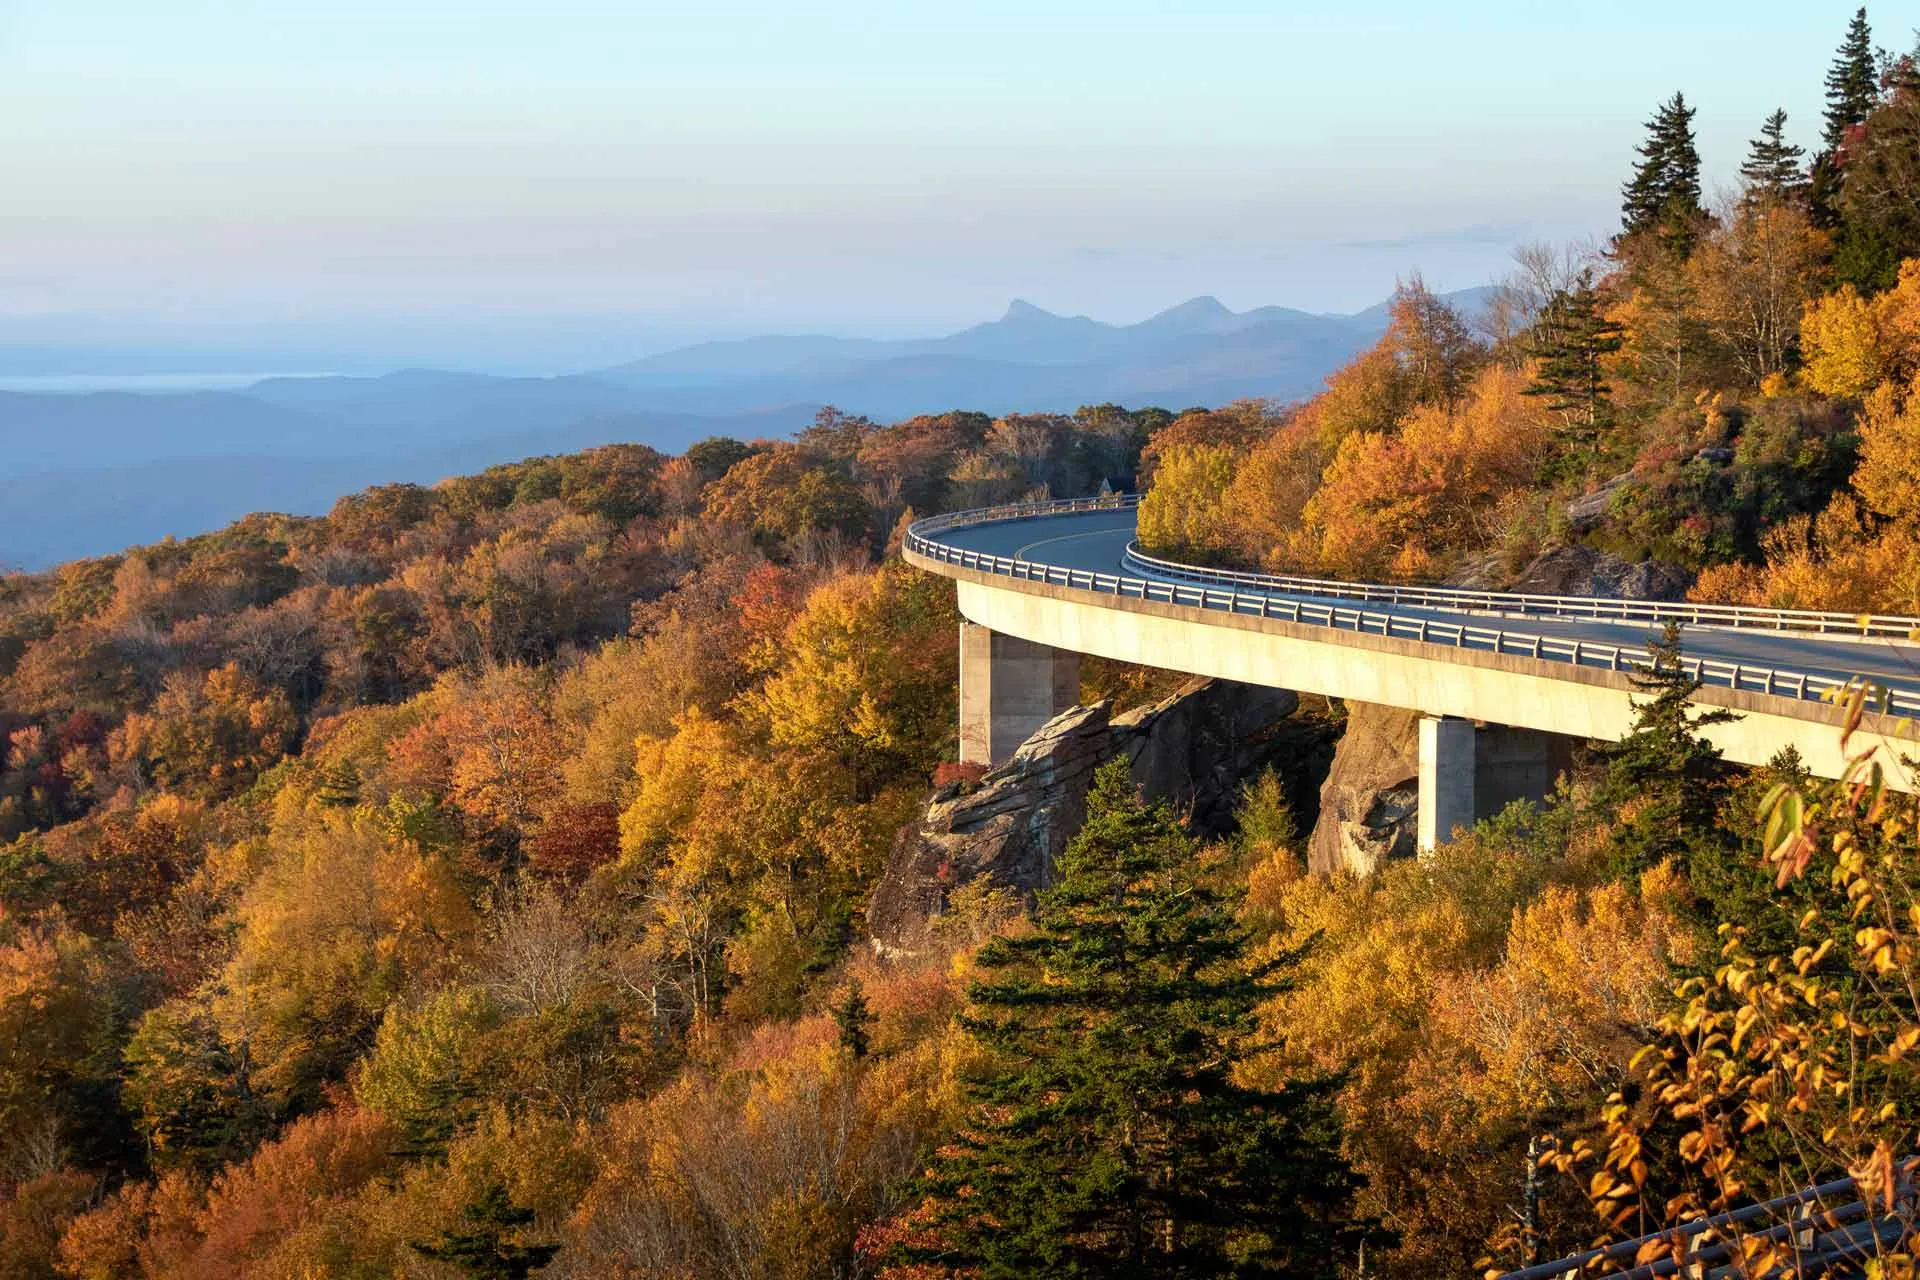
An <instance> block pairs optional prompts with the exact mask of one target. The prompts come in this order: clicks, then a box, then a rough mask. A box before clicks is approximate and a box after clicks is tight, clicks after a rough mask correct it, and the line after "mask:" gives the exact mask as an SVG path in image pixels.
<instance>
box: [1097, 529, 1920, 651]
mask: <svg viewBox="0 0 1920 1280" xmlns="http://www.w3.org/2000/svg"><path fill="white" fill-rule="evenodd" d="M1123 561H1124V563H1125V564H1126V565H1127V566H1128V567H1129V568H1135V569H1141V570H1145V571H1147V572H1150V573H1156V574H1161V575H1164V576H1167V577H1179V578H1185V579H1188V580H1189V581H1194V582H1203V581H1204V582H1211V583H1216V584H1223V585H1224V584H1229V583H1230V584H1233V585H1238V586H1254V587H1260V588H1263V589H1265V590H1269V591H1289V592H1302V593H1305V594H1307V595H1319V596H1336V597H1339V598H1341V599H1351V600H1373V601H1378V602H1381V603H1385V604H1396V605H1403V606H1410V607H1413V608H1422V609H1452V610H1460V611H1465V612H1473V613H1501V614H1519V615H1521V616H1523V617H1552V618H1580V619H1584V620H1586V621H1591V622H1653V623H1660V622H1678V623H1682V624H1684V625H1687V626H1694V627H1738V628H1753V629H1757V630H1762V631H1804V632H1808V633H1810V634H1813V635H1831V636H1841V635H1851V636H1880V637H1884V638H1888V639H1895V640H1916V639H1920V618H1909V617H1905V616H1902V615H1899V614H1873V613H1859V614H1855V613H1840V612H1837V611H1834V610H1824V609H1773V608H1768V607H1765V606H1762V605H1746V604H1695V603H1692V602H1690V601H1670V600H1616V599H1608V598H1606V597H1603V596H1555V595H1539V594H1535V593H1530V592H1522V591H1465V590H1461V589H1459V588H1455V587H1402V586H1395V585H1392V584H1390V583H1368V582H1339V581H1335V580H1332V579H1328V578H1300V577H1293V576H1290V575H1287V574H1271V573H1238V572H1235V571H1233V570H1230V569H1209V568H1205V567H1204V566H1200V565H1190V564H1181V563H1180V562H1179V561H1177V560H1163V559H1161V558H1159V557H1158V556H1151V555H1148V554H1147V553H1146V552H1144V551H1142V550H1140V544H1139V543H1137V542H1129V543H1128V544H1127V549H1126V553H1125V555H1124V556H1123Z"/></svg>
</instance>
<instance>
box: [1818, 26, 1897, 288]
mask: <svg viewBox="0 0 1920 1280" xmlns="http://www.w3.org/2000/svg"><path fill="white" fill-rule="evenodd" d="M1879 89H1880V85H1879V76H1878V74H1877V70H1876V68H1875V65H1874V56H1873V30H1872V28H1870V27H1869V26H1868V25H1867V11H1866V10H1865V9H1861V10H1859V11H1858V12H1857V13H1855V14H1854V15H1853V21H1852V22H1850V23H1849V24H1847V38H1846V39H1845V40H1844V41H1842V42H1841V44H1840V51H1839V52H1838V53H1837V54H1835V55H1834V59H1833V66H1832V68H1831V69H1830V70H1828V72H1827V109H1826V125H1825V128H1824V129H1823V130H1822V131H1821V136H1820V141H1821V148H1822V149H1821V152H1820V154H1819V155H1818V156H1815V157H1814V161H1813V172H1812V175H1811V179H1812V180H1811V182H1810V183H1809V186H1808V202H1809V204H1810V205H1811V207H1812V209H1813V220H1814V222H1815V223H1817V224H1818V225H1820V226H1822V227H1834V226H1837V225H1838V224H1839V221H1840V214H1839V204H1840V188H1841V186H1842V185H1843V184H1844V181H1845V174H1844V173H1843V172H1842V164H1841V161H1842V156H1841V150H1842V148H1843V147H1845V145H1846V142H1847V135H1848V134H1849V133H1850V132H1852V130H1853V129H1854V128H1855V127H1856V126H1858V125H1860V124H1863V123H1865V121H1866V119H1867V117H1868V116H1870V115H1872V114H1873V108H1874V105H1875V103H1876V102H1878V101H1879ZM1845 248H1846V246H1844V245H1843V246H1841V250H1842V252H1844V251H1845Z"/></svg>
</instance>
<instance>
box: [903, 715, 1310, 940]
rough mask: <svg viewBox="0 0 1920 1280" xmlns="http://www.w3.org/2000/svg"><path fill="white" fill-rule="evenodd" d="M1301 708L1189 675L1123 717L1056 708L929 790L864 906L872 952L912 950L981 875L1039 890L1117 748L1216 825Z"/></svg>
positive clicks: (1139, 777)
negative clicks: (977, 765) (975, 774)
mask: <svg viewBox="0 0 1920 1280" xmlns="http://www.w3.org/2000/svg"><path fill="white" fill-rule="evenodd" d="M1298 705H1299V698H1298V696H1296V695H1295V694H1293V693H1290V692H1288V691H1286V690H1284V689H1267V688H1261V687H1256V686H1250V685H1239V684H1232V683H1229V682H1227V681H1209V680H1195V681H1192V682H1190V683H1189V684H1187V685H1186V686H1184V687H1183V688H1182V689H1181V690H1180V691H1179V692H1178V693H1175V694H1174V695H1173V696H1172V697H1169V698H1167V699H1166V700H1164V701H1162V702H1159V703H1156V704H1154V705H1153V706H1150V707H1143V708H1140V709H1138V710H1135V711H1130V712H1127V713H1126V714H1124V715H1120V716H1111V715H1110V711H1111V708H1110V706H1109V704H1107V703H1104V702H1101V703H1096V704H1094V705H1093V706H1090V707H1074V708H1072V709H1071V710H1068V711H1065V712H1062V713H1061V714H1060V715H1058V716H1055V717H1054V718H1053V719H1052V720H1050V721H1048V722H1047V723H1046V724H1045V725H1044V726H1042V727H1041V728H1040V730H1039V731H1038V732H1036V733H1035V734H1034V735H1033V736H1032V737H1030V738H1028V739H1027V740H1026V741H1025V742H1024V743H1022V744H1021V745H1020V747H1019V749H1018V750H1017V751H1015V753H1014V755H1013V758H1012V759H1010V760H1008V761H1007V762H1006V763H1005V764H1002V765H1000V766H998V767H996V768H995V769H993V770H992V771H991V772H989V773H988V774H987V775H986V776H985V777H984V778H982V779H981V780H980V781H979V782H978V783H976V784H973V785H971V786H969V785H966V784H956V785H950V786H948V787H945V788H943V789H942V790H940V791H939V792H936V793H935V795H934V797H933V799H932V801H931V802H930V803H929V804H928V806H927V811H926V814H925V815H924V817H922V819H921V820H920V821H918V822H916V823H913V824H911V825H909V826H907V827H906V828H904V829H902V831H901V832H900V835H899V838H898V840H897V842H896V843H895V845H894V851H893V855H892V858H891V859H890V861H889V862H888V865H887V870H886V874H885V875H884V876H883V877H882V878H881V881H880V884H879V885H878V887H877V888H876V889H875V890H874V895H873V901H872V903H871V904H870V906H869V907H868V911H867V920H868V928H869V931H870V932H871V934H872V938H873V945H874V948H875V950H877V951H878V952H880V953H881V954H883V955H900V954H911V953H912V952H913V951H914V950H916V948H917V946H918V942H919V939H920V938H921V936H922V934H923V932H924V930H925V927H926V924H927V922H928V921H929V920H931V919H933V918H935V917H937V916H939V915H940V914H941V913H942V912H943V911H944V910H945V908H946V903H947V898H948V895H949V894H951V893H952V892H953V890H955V889H957V888H959V887H960V886H962V885H965V884H968V883H970V882H972V881H974V880H977V879H979V878H980V877H982V876H990V877H992V878H993V880H995V881H996V882H998V883H1000V884H1002V885H1006V886H1008V887H1010V888H1014V889H1017V890H1020V891H1021V892H1023V893H1026V894H1031V893H1032V892H1034V891H1035V890H1037V889H1042V888H1045V887H1046V886H1047V885H1048V884H1049V883H1051V879H1052V874H1053V865H1054V860H1055V859H1056V858H1058V857H1059V855H1060V853H1061V851H1062V850H1064V849H1065V848H1066V847H1067V841H1069V840H1071V839H1072V838H1073V835H1074V833H1075V832H1077V831H1079V829H1080V825H1081V823H1082V822H1083V821H1084V820H1085V818H1086V807H1087V790H1088V788H1089V787H1090V786H1091V784H1092V781H1093V773H1094V770H1096V769H1098V768H1099V767H1100V766H1101V765H1102V764H1105V763H1106V762H1107V761H1109V760H1112V759H1115V758H1117V757H1125V758H1126V759H1127V760H1129V761H1130V762H1131V768H1132V773H1133V777H1134V780H1135V782H1137V783H1139V784H1140V786H1141V787H1142V788H1143V790H1144V791H1145V793H1146V794H1147V795H1148V796H1149V797H1150V798H1152V799H1156V800H1166V801H1168V802H1169V803H1171V804H1172V805H1173V806H1174V807H1175V809H1176V810H1178V811H1180V812H1181V813H1183V814H1187V815H1189V817H1190V821H1191V823H1192V825H1193V827H1194V828H1195V829H1196V830H1197V831H1200V832H1201V833H1203V834H1205V833H1211V832H1214V831H1218V830H1221V829H1222V828H1223V827H1224V826H1225V825H1226V824H1228V823H1230V822H1231V819H1232V813H1233V809H1234V807H1235V805H1236V804H1237V802H1238V799H1239V792H1240V787H1241V785H1242V784H1243V782H1244V781H1246V780H1247V779H1248V778H1249V777H1251V776H1252V775H1254V774H1256V773H1258V772H1259V771H1260V770H1261V769H1262V768H1264V767H1266V766H1267V765H1268V764H1269V763H1272V762H1273V761H1274V760H1275V759H1276V757H1278V756H1280V755H1284V754H1285V753H1286V752H1287V751H1288V750H1289V749H1291V748H1294V747H1297V746H1298V745H1299V744H1300V742H1301V740H1302V738H1303V737H1304V736H1306V735H1304V734H1302V733H1301V732H1297V731H1290V726H1289V725H1288V724H1287V717H1289V716H1290V715H1292V714H1293V711H1294V709H1295V708H1296V707H1297V706H1298Z"/></svg>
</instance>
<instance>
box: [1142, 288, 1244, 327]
mask: <svg viewBox="0 0 1920 1280" xmlns="http://www.w3.org/2000/svg"><path fill="white" fill-rule="evenodd" d="M1240 319H1241V317H1240V315H1239V314H1238V313H1237V312H1234V311H1230V310H1228V308H1227V306H1226V304H1224V303H1222V302H1221V301H1220V299H1218V298H1216V297H1214V296H1213V295H1212V294H1210V293H1203V294H1201V295H1200V296H1199V297H1197V298H1188V299H1187V300H1186V301H1185V302H1183V303H1181V304H1180V305H1179V306H1175V307H1168V308H1167V309H1166V310H1165V311H1162V312H1160V313H1159V314H1157V315H1152V316H1149V317H1147V318H1146V319H1145V320H1142V321H1141V322H1140V325H1139V327H1141V328H1146V329H1171V330H1178V331H1181V332H1186V333H1215V332H1219V331H1220V330H1222V329H1225V328H1228V327H1230V326H1232V325H1234V324H1235V323H1237V322H1238V321H1239V320H1240Z"/></svg>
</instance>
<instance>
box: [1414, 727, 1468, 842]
mask: <svg viewBox="0 0 1920 1280" xmlns="http://www.w3.org/2000/svg"><path fill="white" fill-rule="evenodd" d="M1473 739H1474V729H1473V722H1472V721H1471V720H1457V719H1455V718H1454V717H1452V716H1426V717H1424V718H1422V719H1421V721H1420V818H1419V826H1418V837H1417V838H1418V844H1419V849H1420V852H1421V853H1428V852H1431V851H1432V850H1434V849H1437V848H1438V847H1440V846H1441V845H1443V844H1446V843H1448V842H1449V841H1451V840H1452V839H1453V829H1454V828H1455V827H1470V826H1472V825H1473V814H1474V790H1475V788H1474V783H1475V778H1474V772H1475V770H1474V764H1475V761H1474V755H1475V752H1474V741H1473Z"/></svg>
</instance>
